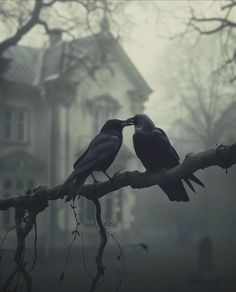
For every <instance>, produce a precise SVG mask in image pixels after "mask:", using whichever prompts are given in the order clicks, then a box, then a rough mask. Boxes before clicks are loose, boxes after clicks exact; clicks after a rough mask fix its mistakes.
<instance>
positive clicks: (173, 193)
mask: <svg viewBox="0 0 236 292" xmlns="http://www.w3.org/2000/svg"><path fill="white" fill-rule="evenodd" d="M160 187H161V188H162V190H163V191H164V192H165V193H166V194H167V196H168V198H169V199H170V200H171V201H183V202H188V201H189V197H188V194H187V192H186V190H185V188H184V185H183V183H182V181H181V180H180V181H177V182H174V183H171V184H168V185H167V184H166V185H161V186H160Z"/></svg>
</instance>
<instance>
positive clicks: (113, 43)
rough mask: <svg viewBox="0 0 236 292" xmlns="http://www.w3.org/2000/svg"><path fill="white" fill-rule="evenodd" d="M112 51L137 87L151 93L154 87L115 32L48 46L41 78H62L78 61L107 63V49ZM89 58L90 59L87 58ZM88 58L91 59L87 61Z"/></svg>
mask: <svg viewBox="0 0 236 292" xmlns="http://www.w3.org/2000/svg"><path fill="white" fill-rule="evenodd" d="M105 52H109V53H111V55H112V56H114V59H115V61H116V62H118V63H119V64H120V65H121V67H122V69H123V70H124V72H125V73H126V75H127V78H130V79H131V82H133V83H134V85H135V87H136V88H137V90H139V91H140V93H141V94H142V95H144V96H147V95H149V94H150V93H151V92H152V89H151V88H150V87H149V85H148V84H147V82H146V81H145V80H144V78H143V77H142V75H141V74H140V73H139V71H138V70H137V68H136V67H135V66H134V64H133V63H132V61H131V60H130V58H129V57H128V55H127V54H126V53H125V51H124V50H123V48H122V47H121V46H120V45H119V43H118V41H117V40H116V39H115V38H114V37H113V35H112V34H111V33H106V34H105V35H104V34H103V33H98V34H94V35H90V36H86V37H83V38H80V39H77V40H74V41H72V42H61V43H59V44H58V45H57V46H55V47H51V48H48V49H47V50H46V51H45V54H44V60H43V66H42V70H41V78H40V79H41V82H45V81H48V80H52V78H55V79H56V78H59V77H60V76H61V75H62V74H63V73H65V72H66V71H67V70H68V69H70V68H71V67H73V66H76V65H82V66H84V65H85V66H87V67H89V66H90V64H91V63H92V64H93V66H94V67H96V64H97V65H98V67H99V65H100V66H101V64H103V62H104V65H105V66H106V63H105V61H104V60H103V58H104V53H105ZM86 58H87V59H86ZM86 60H87V61H86Z"/></svg>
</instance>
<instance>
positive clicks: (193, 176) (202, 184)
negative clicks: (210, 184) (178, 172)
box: [188, 174, 205, 188]
mask: <svg viewBox="0 0 236 292" xmlns="http://www.w3.org/2000/svg"><path fill="white" fill-rule="evenodd" d="M188 179H190V180H191V181H193V182H195V183H196V184H198V185H200V186H202V187H203V188H205V185H204V183H203V182H201V181H200V179H198V178H197V177H196V176H195V175H194V174H190V175H189V176H188Z"/></svg>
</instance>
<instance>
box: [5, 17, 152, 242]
mask: <svg viewBox="0 0 236 292" xmlns="http://www.w3.org/2000/svg"><path fill="white" fill-rule="evenodd" d="M49 39H50V45H49V46H48V47H47V48H46V49H42V48H32V47H25V46H15V47H11V48H10V49H8V51H7V52H6V53H5V56H6V57H7V58H10V59H11V60H12V61H11V63H10V66H9V68H8V70H7V71H6V72H4V74H3V78H2V79H1V83H0V105H1V106H0V109H1V123H0V125H1V128H0V137H1V140H0V188H1V194H3V196H6V197H7V196H9V195H16V194H24V193H25V191H26V190H29V189H32V188H33V187H35V186H38V185H47V186H54V185H56V184H58V183H61V182H63V181H64V179H65V178H66V177H67V176H68V175H69V174H70V172H71V170H72V166H73V163H74V161H75V160H76V159H77V158H78V157H79V155H81V154H82V152H83V151H84V149H85V148H86V146H87V145H88V143H89V142H90V140H91V139H92V138H93V137H94V135H95V134H96V133H97V132H98V131H99V130H100V128H101V126H102V125H103V124H104V122H105V121H106V120H107V119H110V118H121V119H122V118H127V117H130V116H132V115H134V114H135V113H137V112H142V111H143V108H144V102H145V101H146V100H147V99H148V96H149V94H150V93H151V89H150V87H149V86H148V84H147V83H146V82H145V80H144V79H143V77H142V76H141V75H140V73H139V72H138V70H137V69H136V68H135V66H134V65H133V64H132V62H131V60H130V59H129V57H128V56H127V54H126V53H125V52H124V50H123V49H122V47H121V46H120V45H119V43H118V42H117V40H116V39H115V38H114V37H113V35H112V34H111V32H110V31H109V26H108V25H106V26H105V25H104V23H103V25H101V31H100V32H99V33H97V34H95V35H89V36H86V37H83V38H80V39H75V40H73V41H70V42H66V41H63V40H62V33H61V31H60V30H54V31H52V32H51V34H50V36H49ZM125 135H126V136H127V137H126V138H127V139H124V140H125V141H127V142H125V143H124V145H123V146H122V149H121V151H120V153H119V157H118V158H117V159H116V162H115V163H114V165H113V166H112V168H111V170H109V171H110V172H111V173H114V172H115V171H118V170H124V169H129V168H130V167H132V165H133V167H135V163H136V159H135V157H134V155H133V153H132V150H130V149H131V145H130V144H129V142H128V141H129V138H128V135H127V134H126V133H125ZM97 178H98V179H104V177H102V176H101V175H100V174H97ZM117 193H118V194H117V195H116V196H107V198H104V199H103V201H102V204H103V212H104V213H103V217H104V220H105V221H109V222H112V227H111V228H112V229H113V230H114V232H119V233H122V232H123V234H125V233H124V232H125V231H128V230H129V228H130V225H131V223H132V220H134V218H133V215H132V208H133V206H134V202H135V196H134V194H133V193H132V191H131V190H128V191H127V190H126V191H124V190H119V191H117ZM80 201H81V202H80V204H81V205H82V207H81V208H78V212H79V218H80V221H81V223H82V225H83V226H85V227H86V230H87V231H88V234H91V242H92V241H93V240H92V238H93V234H94V217H93V206H91V203H90V202H88V201H87V200H82V199H81V200H80ZM0 216H2V218H1V220H0V222H1V226H0V228H1V229H2V230H5V229H7V228H9V227H10V226H11V225H12V224H13V218H14V214H13V210H9V211H6V212H4V213H2V214H0ZM39 220H40V224H39V238H41V239H42V240H41V243H42V244H44V245H45V244H46V245H47V246H48V247H50V246H52V245H62V244H66V243H67V240H68V237H69V235H70V234H71V230H73V226H74V218H73V212H72V210H71V209H70V207H69V204H68V205H65V203H64V202H54V203H51V204H50V208H49V209H48V211H47V212H44V214H42V215H40V218H39ZM45 226H46V228H45ZM90 226H92V228H89V227H90ZM58 239H59V240H58Z"/></svg>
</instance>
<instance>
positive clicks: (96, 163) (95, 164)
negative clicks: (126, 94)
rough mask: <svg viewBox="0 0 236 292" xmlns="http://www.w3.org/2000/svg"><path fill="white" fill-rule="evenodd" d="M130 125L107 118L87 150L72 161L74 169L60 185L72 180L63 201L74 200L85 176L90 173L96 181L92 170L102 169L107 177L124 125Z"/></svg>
mask: <svg viewBox="0 0 236 292" xmlns="http://www.w3.org/2000/svg"><path fill="white" fill-rule="evenodd" d="M129 125H132V123H131V122H129V121H121V120H118V119H113V120H108V121H107V122H106V123H105V124H104V126H103V127H102V129H101V131H100V133H99V134H98V135H97V136H95V138H94V139H93V140H92V142H91V143H90V144H89V146H88V148H87V150H86V151H85V152H84V153H83V154H82V155H81V156H80V158H79V159H78V160H77V161H76V162H75V163H74V166H73V168H74V170H73V172H72V173H71V175H70V176H69V177H68V178H67V179H66V181H65V182H64V183H63V185H62V189H64V188H65V187H66V186H68V184H70V183H71V182H74V184H73V187H72V189H71V190H70V193H69V194H68V195H67V197H66V200H65V201H70V200H71V199H73V200H75V198H76V195H77V194H78V192H79V190H80V189H81V187H82V186H83V184H84V182H85V181H86V179H87V177H88V176H89V175H91V176H92V177H93V179H94V182H96V180H95V178H94V176H93V171H102V172H103V173H104V174H105V175H106V176H107V177H108V178H109V179H111V178H110V176H109V175H108V174H107V173H106V170H107V169H108V168H109V166H110V165H111V164H112V162H113V160H114V159H115V157H116V155H117V154H118V152H119V150H120V147H121V144H122V140H123V135H122V130H123V128H124V127H126V126H129Z"/></svg>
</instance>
